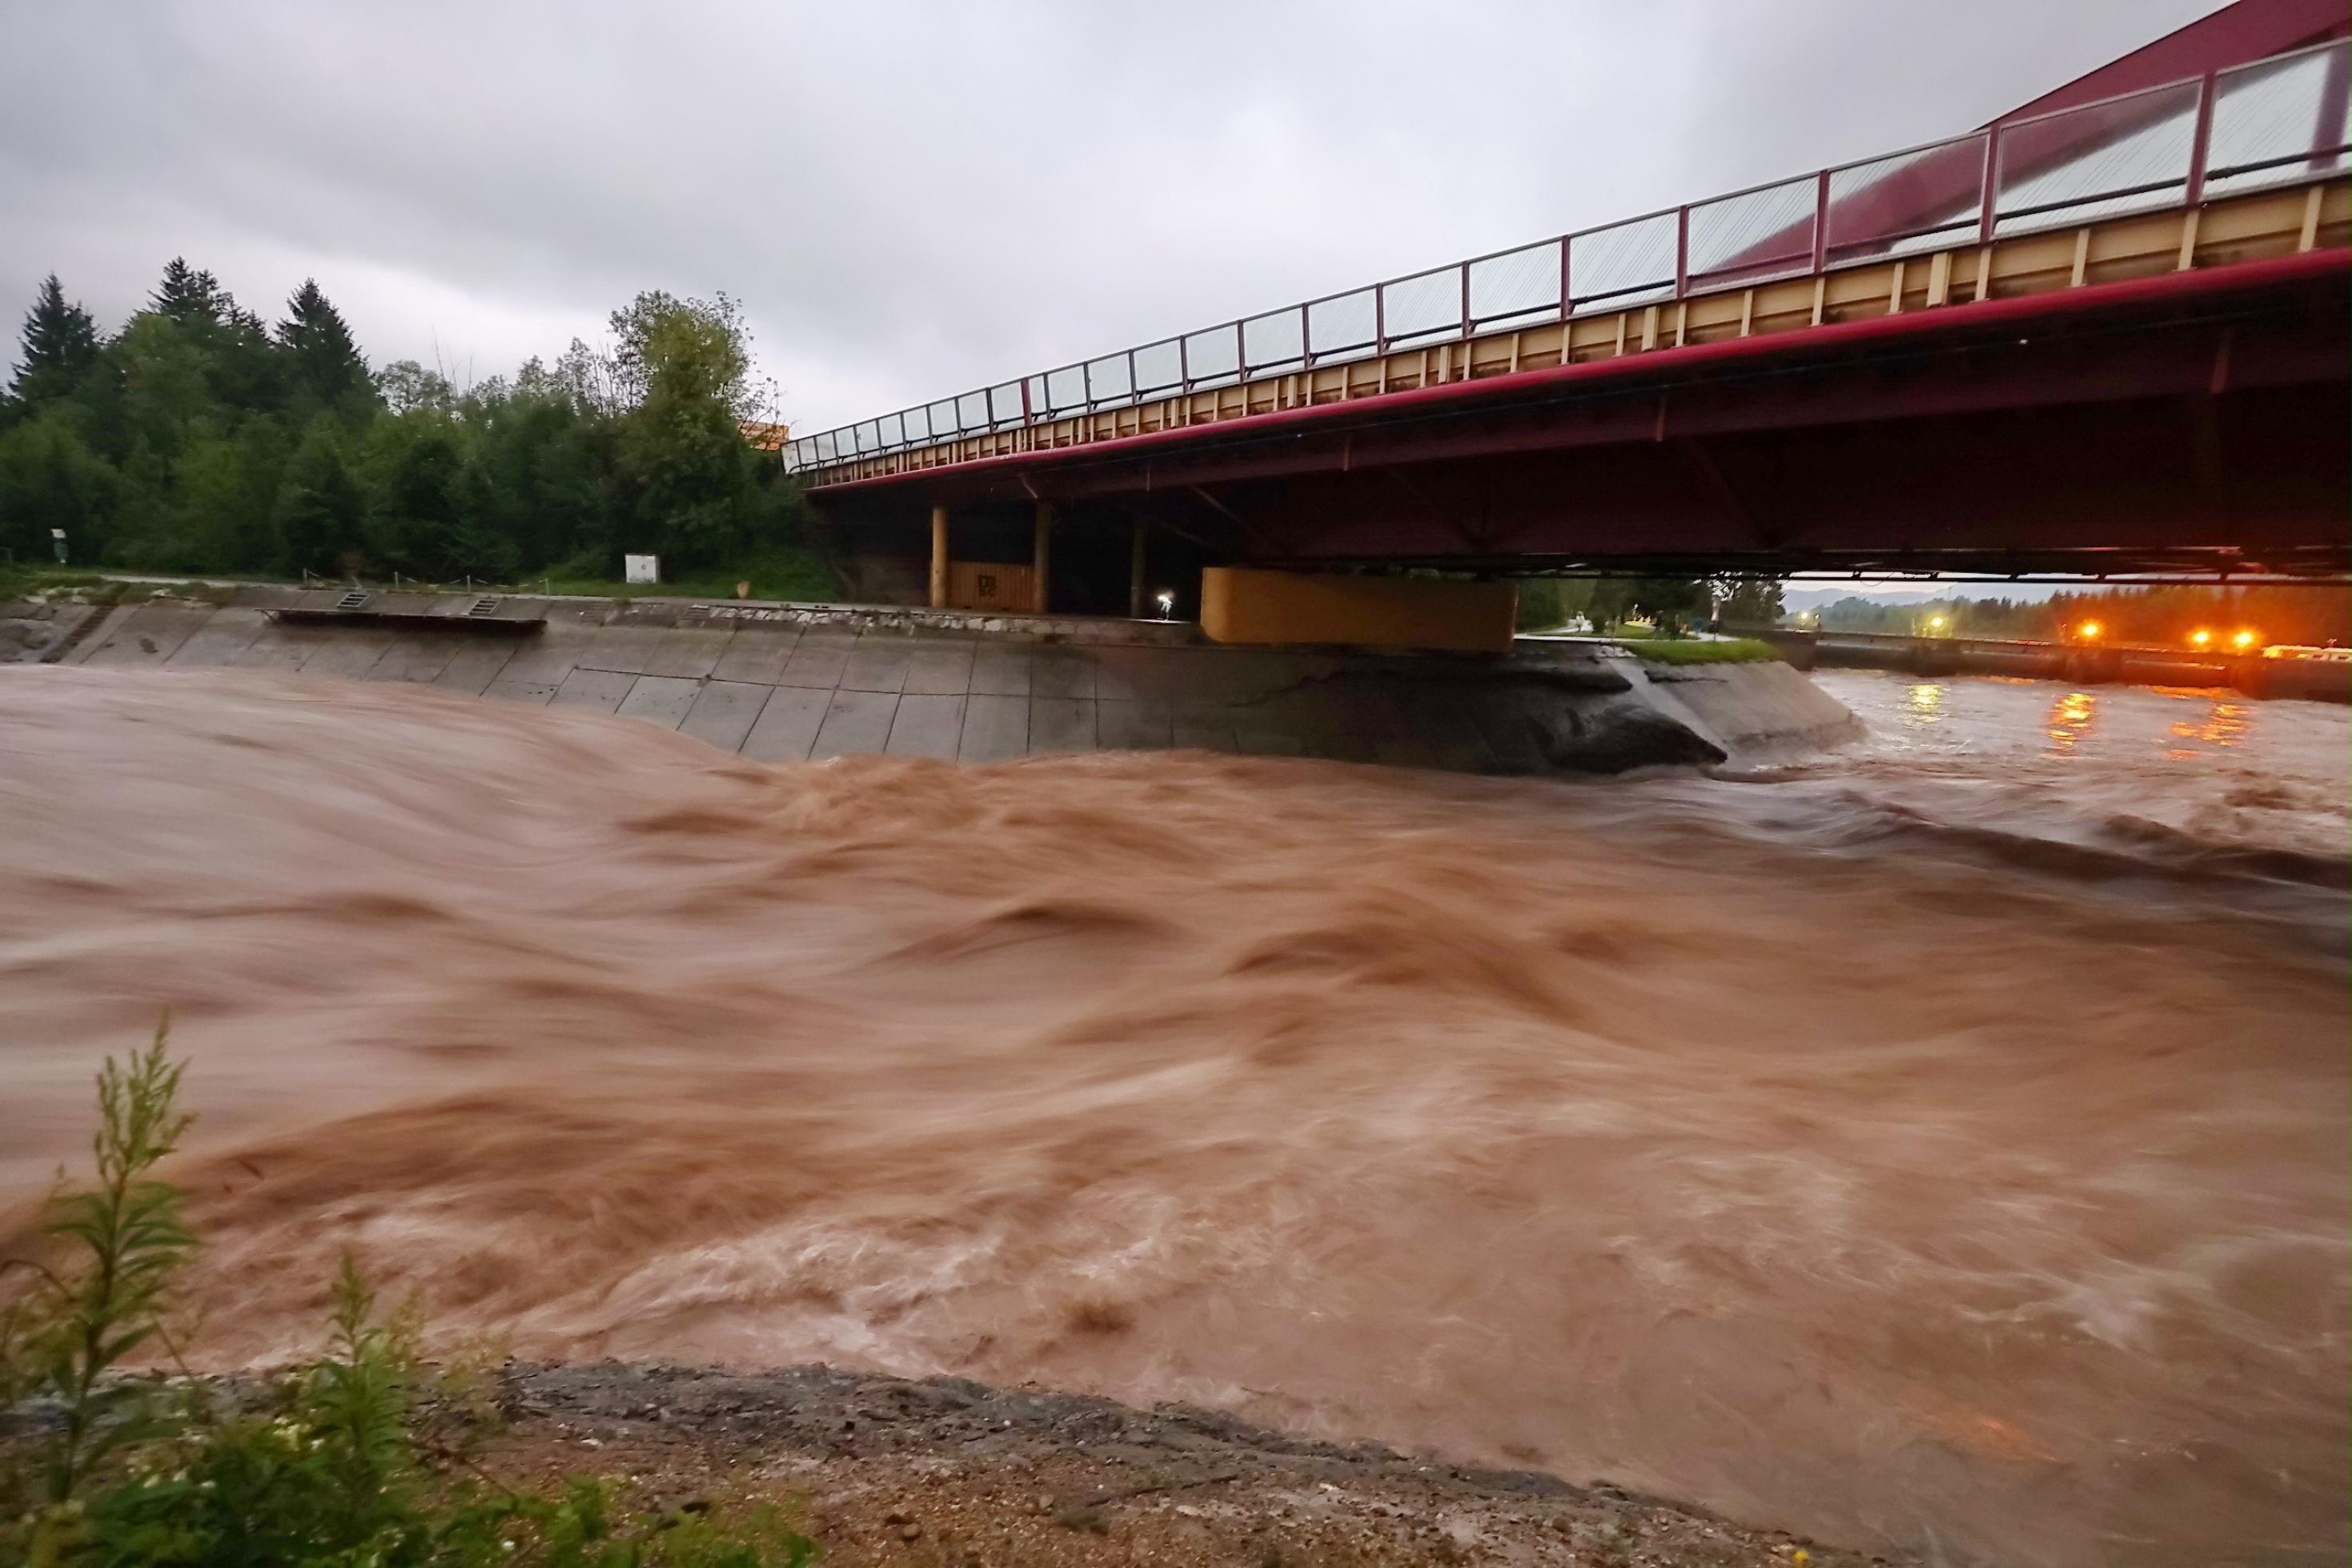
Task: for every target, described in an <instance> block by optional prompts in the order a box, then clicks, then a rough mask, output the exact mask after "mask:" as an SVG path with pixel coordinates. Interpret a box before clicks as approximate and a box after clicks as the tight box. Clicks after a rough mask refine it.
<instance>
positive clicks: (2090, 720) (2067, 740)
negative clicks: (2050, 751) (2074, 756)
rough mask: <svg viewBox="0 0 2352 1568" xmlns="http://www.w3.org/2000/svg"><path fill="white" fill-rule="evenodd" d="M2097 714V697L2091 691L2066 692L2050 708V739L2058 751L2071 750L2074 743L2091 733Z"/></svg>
mask: <svg viewBox="0 0 2352 1568" xmlns="http://www.w3.org/2000/svg"><path fill="white" fill-rule="evenodd" d="M2098 716H2099V699H2098V696H2097V695H2096V694H2095V693H2092V692H2068V693H2067V694H2066V695H2064V696H2063V697H2060V698H2059V699H2058V702H2057V704H2056V706H2053V707H2052V708H2051V710H2050V740H2051V744H2052V745H2053V747H2056V748H2057V749H2058V750H2060V751H2072V750H2073V749H2074V743H2075V742H2076V741H2079V740H2081V739H2082V738H2083V737H2084V736H2086V735H2088V734H2090V733H2091V726H2092V725H2093V724H2094V723H2095V722H2096V721H2097V719H2098Z"/></svg>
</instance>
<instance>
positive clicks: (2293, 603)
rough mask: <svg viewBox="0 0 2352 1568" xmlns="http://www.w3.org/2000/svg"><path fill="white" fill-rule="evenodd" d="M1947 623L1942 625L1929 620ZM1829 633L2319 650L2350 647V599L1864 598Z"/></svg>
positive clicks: (2116, 595) (2226, 593)
mask: <svg viewBox="0 0 2352 1568" xmlns="http://www.w3.org/2000/svg"><path fill="white" fill-rule="evenodd" d="M1939 617H1940V618H1941V620H1942V622H1943V623H1942V625H1940V626H1932V627H1931V625H1930V622H1933V621H1935V620H1937V618H1939ZM1818 620H1819V624H1820V626H1821V629H1822V631H1824V632H1895V633H1900V634H1910V635H1929V634H1932V635H1937V636H1948V637H1987V638H1994V639H1999V640H2006V641H2015V642H2027V643H2061V642H2067V641H2072V640H2076V639H2079V637H2080V636H2081V634H2082V629H2083V628H2084V625H2085V624H2086V623H2093V622H2095V623H2096V624H2097V626H2098V632H2097V636H2098V640H2099V641H2102V642H2106V643H2144V644H2151V645H2154V646H2158V647H2171V648H2179V647H2187V646H2189V639H2190V638H2191V637H2192V636H2193V635H2194V634H2195V633H2197V632H2205V633H2207V634H2208V635H2209V636H2210V637H2211V638H2212V639H2213V641H2214V642H2215V643H2217V644H2226V643H2229V642H2230V641H2231V639H2232V638H2234V637H2235V636H2236V635H2237V633H2238V632H2242V631H2244V632H2252V633H2253V634H2254V637H2255V640H2256V641H2257V642H2260V643H2294V644H2301V645H2305V646H2309V647H2321V646H2325V645H2326V644H2328V643H2346V642H2352V593H2347V592H2346V591H2344V590H2343V589H2342V588H2294V587H2273V586H2266V585H2258V586H2254V587H2250V588H2228V587H2220V586H2206V585H2201V584H2193V583H2168V584H2164V585H2160V586H2151V587H2146V588H2111V589H2087V590H2084V591H2068V592H2063V593H2053V594H2052V595H2051V596H2050V597H2049V598H2048V599H2046V600H2042V601H2038V602H2035V601H2023V600H2011V599H1966V598H1949V599H1934V600H1928V601H1924V602H1920V603H1915V604H1874V603H1873V602H1871V601H1869V600H1867V599H1863V598H1859V597H1855V598H1849V599H1841V600H1837V601H1834V602H1832V603H1830V604H1826V605H1824V606H1822V609H1821V611H1820V612H1819V614H1818Z"/></svg>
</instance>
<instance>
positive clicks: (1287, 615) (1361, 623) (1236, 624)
mask: <svg viewBox="0 0 2352 1568" xmlns="http://www.w3.org/2000/svg"><path fill="white" fill-rule="evenodd" d="M1518 601H1519V593H1518V590H1517V588H1515V587H1513V586H1512V585H1511V584H1510V583H1507V582H1446V581H1441V580H1436V579H1433V578H1423V577H1336V576H1318V575H1315V574H1312V573H1307V572H1297V571H1256V570H1251V569H1249V568H1247V567H1238V566H1213V567H1209V568H1207V569H1206V570H1203V571H1202V573H1201V630H1202V632H1206V633H1207V634H1208V637H1209V640H1210V641H1211V642H1213V643H1337V644H1339V645H1341V646H1345V647H1350V648H1427V649H1443V650H1446V651H1448V652H1454V653H1509V652H1510V649H1511V634H1512V628H1513V625H1514V623H1515V622H1516V621H1517V616H1518Z"/></svg>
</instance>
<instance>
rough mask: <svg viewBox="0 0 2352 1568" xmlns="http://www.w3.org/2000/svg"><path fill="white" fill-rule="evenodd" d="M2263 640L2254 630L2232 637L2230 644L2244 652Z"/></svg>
mask: <svg viewBox="0 0 2352 1568" xmlns="http://www.w3.org/2000/svg"><path fill="white" fill-rule="evenodd" d="M2261 640H2262V639H2260V638H2259V637H2256V636H2255V635H2254V634H2253V633H2252V632H2239V633H2238V634H2237V635H2236V636H2234V637H2232V638H2231V639H2230V646H2231V647H2232V648H2235V649H2237V650H2238V652H2240V653H2244V652H2245V651H2246V650H2247V649H2249V648H2251V647H2252V646H2253V645H2254V644H2255V643H2258V642H2260V641H2261Z"/></svg>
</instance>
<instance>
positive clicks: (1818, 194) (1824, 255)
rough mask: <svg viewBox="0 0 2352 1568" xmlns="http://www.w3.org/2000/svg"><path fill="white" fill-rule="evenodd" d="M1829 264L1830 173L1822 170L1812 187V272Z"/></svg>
mask: <svg viewBox="0 0 2352 1568" xmlns="http://www.w3.org/2000/svg"><path fill="white" fill-rule="evenodd" d="M1829 264H1830V172H1829V171H1828V170H1827V169H1824V170H1822V172H1821V176H1820V183H1818V184H1816V185H1815V186H1814V187H1813V270H1814V271H1815V272H1819V271H1821V270H1822V268H1823V267H1827V266H1829Z"/></svg>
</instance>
